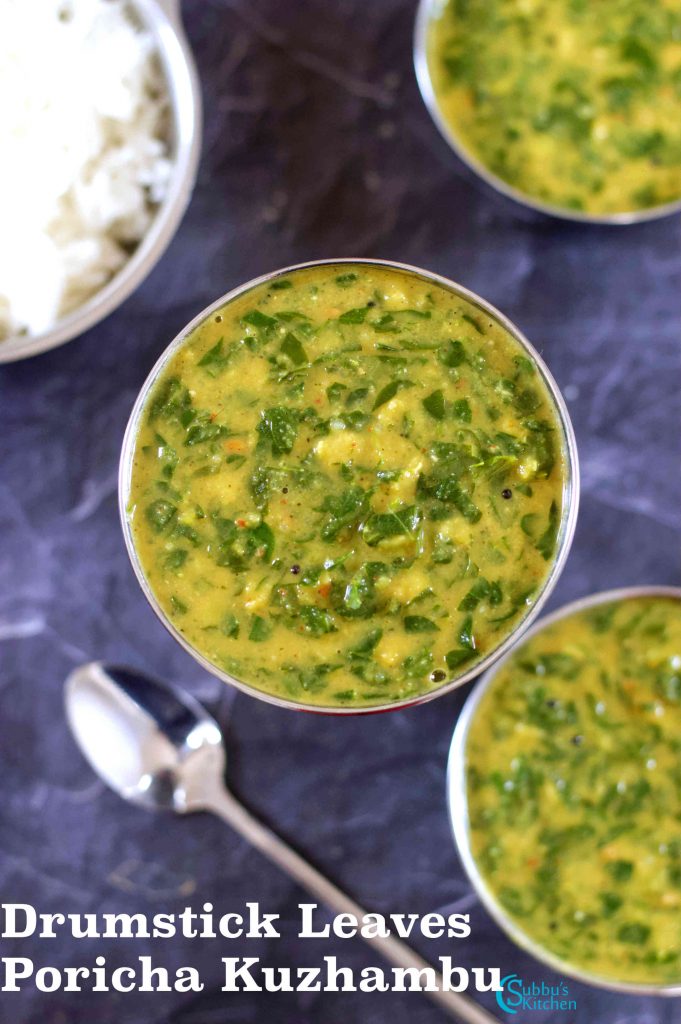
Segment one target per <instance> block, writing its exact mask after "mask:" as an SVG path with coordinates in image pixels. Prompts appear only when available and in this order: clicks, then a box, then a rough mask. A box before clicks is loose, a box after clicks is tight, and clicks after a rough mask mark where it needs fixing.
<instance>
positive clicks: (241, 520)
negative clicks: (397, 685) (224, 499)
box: [236, 519, 246, 526]
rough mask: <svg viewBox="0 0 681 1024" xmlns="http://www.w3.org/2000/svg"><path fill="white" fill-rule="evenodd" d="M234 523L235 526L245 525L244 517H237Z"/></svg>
mask: <svg viewBox="0 0 681 1024" xmlns="http://www.w3.org/2000/svg"><path fill="white" fill-rule="evenodd" d="M236 525H237V526H245V525H246V520H245V519H237V521H236Z"/></svg>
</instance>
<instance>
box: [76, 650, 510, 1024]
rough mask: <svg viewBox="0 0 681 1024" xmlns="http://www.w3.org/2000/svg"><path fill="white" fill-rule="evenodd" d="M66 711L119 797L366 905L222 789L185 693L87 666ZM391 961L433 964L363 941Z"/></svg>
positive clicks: (219, 763)
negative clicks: (215, 833) (212, 830)
mask: <svg viewBox="0 0 681 1024" xmlns="http://www.w3.org/2000/svg"><path fill="white" fill-rule="evenodd" d="M65 703H66V714H67V718H68V722H69V725H70V727H71V731H72V733H73V735H74V737H75V739H76V742H77V743H78V745H79V747H80V749H81V751H82V753H83V755H84V756H85V758H86V760H87V761H88V762H89V763H90V765H91V766H92V768H93V769H94V770H95V772H96V773H97V774H98V775H99V776H100V777H101V778H102V779H103V780H104V781H105V782H106V783H107V785H109V786H110V787H111V789H113V790H115V792H116V793H118V794H119V796H122V797H123V798H124V799H125V800H129V801H131V802H132V803H135V804H139V806H141V807H145V808H147V810H161V809H163V810H172V811H175V812H176V813H178V814H190V813H192V812H194V811H208V812H210V813H212V814H217V815H218V817H220V818H222V819H223V820H224V821H226V822H227V823H228V824H229V825H231V826H232V828H234V829H236V831H237V832H239V833H241V835H242V836H243V837H244V838H245V839H247V840H248V842H249V843H251V844H252V845H253V846H255V847H256V848H257V849H258V850H260V852H261V853H263V854H265V856H266V857H269V859H270V860H271V861H273V862H274V863H275V864H278V865H279V867H280V868H282V869H283V870H284V871H285V872H286V873H287V874H288V875H290V877H291V878H293V879H294V880H295V881H296V882H298V883H299V884H300V885H301V886H302V887H303V888H304V889H307V891H308V892H309V893H311V894H312V895H313V896H315V897H317V898H318V899H319V900H321V901H322V902H323V903H325V904H326V905H327V906H328V907H331V908H332V909H333V910H334V911H336V912H337V913H350V914H353V915H354V916H355V917H357V918H359V919H360V920H361V918H362V916H363V914H364V913H365V912H364V910H363V909H362V908H361V907H360V906H358V904H357V903H355V902H354V901H353V900H351V899H350V897H349V896H346V895H345V893H343V892H341V890H340V889H338V888H336V886H335V885H333V883H332V882H330V881H329V880H328V879H326V878H324V876H323V875H321V874H320V873H319V872H318V871H317V870H316V869H315V868H313V867H312V866H311V865H310V864H308V863H307V862H306V861H305V860H303V858H302V857H301V856H300V855H299V854H297V853H296V852H295V851H294V850H292V849H291V848H290V847H289V846H287V845H286V844H285V843H284V842H283V841H282V840H281V839H280V838H279V837H278V836H276V835H275V834H274V833H273V832H271V831H270V830H269V829H268V828H267V827H266V826H265V825H263V824H261V823H260V822H259V821H258V820H257V819H256V818H254V817H253V816H252V815H251V814H250V813H249V812H248V811H247V810H246V809H245V807H243V806H242V805H241V804H240V803H239V802H238V801H237V800H236V799H235V797H234V796H232V794H231V793H230V792H229V791H228V790H227V788H226V786H225V782H224V772H225V748H224V745H223V738H222V733H221V732H220V728H219V726H218V724H217V722H216V721H215V719H213V718H212V717H211V716H210V715H209V714H208V712H207V711H206V710H205V709H204V708H203V707H202V706H201V705H200V704H199V703H198V702H197V701H195V700H194V699H193V698H192V697H190V696H189V695H188V694H186V693H183V692H182V691H181V690H179V689H177V688H176V687H173V686H169V685H167V684H161V683H158V682H155V681H154V680H152V679H149V678H147V677H146V676H143V675H140V673H138V672H134V671H131V670H130V669H124V668H116V667H113V666H109V665H104V664H102V663H101V662H96V661H95V662H90V663H89V664H87V665H82V666H81V667H80V668H77V669H75V670H74V671H73V672H72V673H71V674H70V675H69V677H68V679H67V680H66V686H65ZM365 941H366V942H368V943H369V944H370V945H372V946H374V947H375V948H376V949H377V950H378V951H379V952H380V953H381V954H382V955H383V956H384V957H385V959H386V960H388V961H389V962H390V963H392V964H395V965H396V966H398V967H414V968H416V969H417V970H423V969H425V968H426V967H431V964H429V963H428V962H427V961H426V960H424V959H422V957H420V956H419V955H418V954H417V953H415V952H414V951H413V950H412V949H410V947H409V946H407V945H406V944H405V943H404V942H401V941H400V940H399V939H395V938H393V937H392V936H390V937H388V938H366V939H365ZM441 983H442V978H441V977H440V976H439V975H437V984H438V991H436V992H424V995H427V996H429V997H430V999H432V1000H433V1002H436V1003H438V1004H439V1005H440V1006H442V1007H443V1008H444V1009H446V1010H448V1011H449V1013H450V1014H452V1015H453V1016H454V1017H456V1018H458V1019H459V1020H460V1021H464V1022H465V1024H498V1021H497V1020H496V1018H494V1017H492V1016H491V1015H490V1014H489V1013H487V1011H486V1010H483V1009H482V1008H481V1007H479V1006H477V1004H475V1003H473V1002H471V1000H469V999H467V998H466V997H465V996H462V995H459V994H458V993H456V992H443V991H441V988H440V986H441Z"/></svg>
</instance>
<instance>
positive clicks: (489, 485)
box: [129, 264, 565, 706]
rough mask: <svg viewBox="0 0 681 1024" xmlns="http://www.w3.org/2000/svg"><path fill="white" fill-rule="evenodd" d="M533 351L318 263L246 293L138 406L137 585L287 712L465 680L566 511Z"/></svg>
mask: <svg viewBox="0 0 681 1024" xmlns="http://www.w3.org/2000/svg"><path fill="white" fill-rule="evenodd" d="M564 478H565V458H564V449H563V434H562V428H561V426H560V425H559V422H558V420H557V412H556V409H555V406H554V403H553V400H552V398H551V397H550V394H549V392H548V390H547V388H546V386H545V384H544V381H543V379H542V377H541V376H540V373H539V372H538V370H537V368H536V366H535V364H534V362H533V361H531V360H530V359H529V358H528V356H527V354H526V352H525V350H524V349H523V348H522V347H521V345H520V344H519V342H518V341H517V340H516V339H515V338H513V337H512V336H511V335H510V334H509V333H508V331H507V330H506V329H505V328H503V327H502V326H501V325H500V324H499V323H497V322H495V321H493V320H492V319H491V318H490V317H489V315H488V314H486V313H485V312H482V311H481V310H480V309H479V308H478V307H476V306H474V305H473V304H471V303H469V302H467V301H464V300H463V299H461V298H459V297H457V296H456V295H455V294H453V293H452V292H451V291H450V290H449V289H447V288H445V287H443V286H440V285H438V284H436V283H434V282H432V281H430V280H427V279H423V278H421V277H420V276H418V275H416V274H409V273H405V272H401V271H397V270H395V269H390V268H385V267H381V266H377V265H362V264H334V265H323V266H318V267H314V268H308V269H302V270H298V271H294V272H291V273H290V274H288V275H287V276H285V277H281V276H280V277H276V278H274V279H273V280H271V281H269V282H268V283H266V284H262V285H259V286H257V287H254V288H253V289H251V290H249V291H247V292H246V293H245V294H243V295H241V296H240V297H238V298H236V299H235V300H233V301H232V302H229V303H228V304H227V305H225V306H224V307H223V308H222V309H221V310H220V311H219V312H218V313H217V314H214V315H212V316H210V317H209V318H208V319H206V320H204V321H203V322H202V323H201V324H200V326H199V327H197V328H196V330H195V331H194V332H193V333H192V334H191V335H190V336H189V337H188V338H187V339H186V340H185V341H184V342H183V343H182V344H181V345H180V347H179V348H178V349H177V351H176V352H175V353H174V355H173V356H172V357H171V358H170V360H169V362H168V364H167V365H166V367H165V368H164V370H163V372H162V373H161V375H160V377H159V379H158V381H157V382H156V383H155V384H154V386H153V388H152V390H151V393H150V396H149V398H148V400H147V402H146V406H145V408H144V410H143V413H142V416H141V421H140V427H139V434H138V437H137V440H136V445H135V452H134V461H133V467H132V476H131V491H130V508H129V515H130V518H131V522H132V532H133V538H134V544H135V547H136V550H137V552H138V555H139V560H140V563H141V566H142V569H143V572H144V574H145V576H146V577H147V579H148V582H149V585H150V587H151V589H152V590H153V592H154V594H155V595H156V598H157V600H158V602H159V604H160V605H161V607H162V608H163V610H164V612H165V613H166V615H167V616H168V617H169V618H170V620H171V621H172V622H173V623H174V625H175V626H176V627H177V629H178V630H179V631H180V632H181V633H182V635H183V636H184V637H185V638H186V640H187V641H189V643H190V644H192V645H193V646H194V647H195V648H196V649H197V650H198V651H199V652H201V653H202V654H203V655H204V656H205V657H206V658H208V659H209V660H210V661H211V662H212V663H213V664H215V665H216V666H218V667H219V668H221V669H222V670H225V671H226V672H228V673H230V674H231V675H233V676H235V677H236V678H238V679H239V680H241V681H243V682H246V683H249V684H251V685H252V686H255V687H257V688H259V689H261V690H265V691H267V692H268V693H270V694H274V695H277V696H279V697H283V698H287V699H294V700H296V701H300V702H303V703H309V704H317V705H327V706H337V705H352V706H359V705H371V704H383V703H387V702H393V701H397V700H401V699H404V698H408V697H410V696H411V695H415V694H420V693H422V692H423V691H425V690H428V689H431V688H433V687H435V686H438V685H440V684H442V683H443V681H445V680H447V679H450V678H452V677H453V676H456V675H460V674H462V673H463V672H464V671H466V670H468V669H469V668H470V667H471V666H472V665H473V664H474V663H475V661H476V660H478V659H480V658H481V657H484V656H485V655H486V654H488V653H489V652H490V651H491V650H492V649H493V648H495V647H496V646H498V645H499V643H500V642H501V641H503V640H504V639H505V638H506V637H507V636H508V635H509V634H510V633H511V632H512V631H513V630H514V629H516V627H517V626H518V624H519V622H520V621H521V620H522V619H523V617H524V616H525V615H526V614H527V612H528V608H529V607H530V606H531V605H532V603H533V602H534V600H535V598H536V596H537V594H538V593H539V591H540V590H541V588H542V585H543V583H544V582H545V580H546V578H547V575H548V574H549V572H550V569H551V566H552V563H553V559H554V552H555V548H556V542H557V534H558V531H559V527H560V522H561V516H562V492H563V485H564Z"/></svg>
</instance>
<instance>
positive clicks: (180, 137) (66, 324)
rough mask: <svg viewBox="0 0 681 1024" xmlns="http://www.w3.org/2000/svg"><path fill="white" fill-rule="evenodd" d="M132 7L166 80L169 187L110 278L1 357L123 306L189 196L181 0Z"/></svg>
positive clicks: (39, 347)
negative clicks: (143, 232) (153, 44)
mask: <svg viewBox="0 0 681 1024" xmlns="http://www.w3.org/2000/svg"><path fill="white" fill-rule="evenodd" d="M130 8H131V10H132V11H133V13H134V14H135V16H136V17H138V18H139V21H140V22H141V24H142V25H143V26H144V28H145V29H147V30H148V31H149V32H150V33H151V35H152V36H153V38H154V40H155V42H156V45H157V50H158V57H159V60H160V62H161V67H162V70H163V74H164V76H165V79H166V82H167V87H168V93H169V98H170V108H171V138H170V155H171V158H172V171H171V175H170V181H169V183H168V191H167V193H166V196H165V198H164V199H163V202H162V203H160V204H159V206H158V209H157V210H156V213H155V215H154V218H153V221H152V223H151V226H150V228H149V230H148V231H147V233H146V235H145V236H144V238H142V240H141V241H140V243H139V244H138V245H137V247H136V248H135V250H134V252H133V253H132V255H131V256H130V258H129V259H128V260H127V261H126V262H125V263H124V265H123V266H122V267H121V269H120V270H119V271H118V272H117V273H116V274H114V276H113V277H112V278H111V280H110V281H108V282H107V283H106V284H105V285H104V287H103V288H100V289H99V291H97V292H95V294H94V295H93V296H92V297H91V298H90V299H88V300H87V302H84V303H83V304H82V305H81V306H79V307H78V308H77V309H75V310H74V311H73V312H72V313H69V314H68V315H67V316H65V317H63V318H62V319H60V320H59V321H58V322H57V323H56V324H55V325H54V327H52V328H51V329H50V330H49V331H45V332H44V333H42V334H37V335H15V336H14V337H11V338H7V339H6V340H5V341H1V342H0V363H10V362H14V361H15V360H17V359H25V358H27V357H28V356H34V355H37V354H38V353H39V352H45V351H47V349H50V348H56V347H57V345H63V344H64V343H65V342H67V341H71V339H72V338H76V337H77V336H78V335H79V334H82V333H83V332H84V331H86V330H87V329H88V328H89V327H93V326H94V324H96V323H99V321H100V320H103V319H104V317H105V316H108V314H109V313H111V312H112V311H113V310H114V309H116V308H117V307H118V306H120V304H121V303H122V302H123V301H124V300H125V299H127V298H128V296H129V295H130V294H131V293H132V292H133V291H134V290H135V289H136V288H137V287H138V285H140V284H141V283H142V281H143V280H144V279H145V277H146V276H147V275H148V274H149V273H150V272H151V270H152V269H153V268H154V266H155V265H156V264H157V263H158V261H159V260H160V258H161V256H162V255H163V253H164V252H165V250H166V248H167V247H168V245H169V243H170V241H171V239H172V237H173V235H174V234H175V232H176V230H177V228H178V226H179V223H180V220H181V219H182V215H183V214H184V211H185V209H186V207H187V204H188V202H189V199H190V196H191V193H192V190H193V188H194V183H195V181H196V172H197V168H198V163H199V154H200V151H201V126H202V114H201V89H200V85H199V79H198V75H197V72H196V66H195V64H194V58H193V57H192V54H191V51H190V49H189V44H188V42H187V39H186V37H185V35H184V31H183V29H182V24H181V20H180V9H179V0H131V2H130Z"/></svg>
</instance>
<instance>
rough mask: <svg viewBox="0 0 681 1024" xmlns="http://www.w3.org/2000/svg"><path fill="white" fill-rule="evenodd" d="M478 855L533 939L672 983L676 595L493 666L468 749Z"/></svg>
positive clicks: (592, 619) (600, 619)
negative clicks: (490, 679) (500, 665)
mask: <svg viewBox="0 0 681 1024" xmlns="http://www.w3.org/2000/svg"><path fill="white" fill-rule="evenodd" d="M466 757H467V762H466V763H467V793H468V806H469V815H470V826H471V841H472V851H473V855H474V857H475V860H476V862H477V864H478V866H479V867H480V869H481V871H482V874H483V877H484V879H485V881H486V883H487V885H488V886H489V888H490V889H491V891H492V893H493V894H494V896H495V898H496V899H497V900H498V902H499V903H500V904H501V906H502V907H503V908H504V910H505V911H506V912H507V913H508V915H509V916H510V917H511V918H512V920H513V921H514V922H515V924H516V925H517V926H518V927H519V928H521V929H522V931H523V932H525V933H526V935H528V936H529V937H530V938H531V939H532V940H533V941H534V942H536V943H538V944H539V945H540V946H542V947H544V948H545V949H547V950H549V951H550V952H551V953H553V954H554V955H556V956H558V957H560V958H561V959H562V960H564V961H566V962H568V963H570V964H572V965H573V966H575V967H577V968H580V969H581V970H584V971H588V972H590V973H591V974H594V975H598V976H601V977H604V978H609V979H614V980H618V981H625V982H630V983H634V982H636V983H644V984H652V985H665V984H670V983H677V984H679V983H681V604H680V603H679V601H678V600H675V599H673V598H663V597H641V598H635V599H634V598H632V599H628V600H622V601H618V602H613V603H608V604H600V605H596V606H594V607H591V608H589V609H587V610H584V611H581V612H579V613H576V614H573V615H571V616H568V617H567V618H564V619H561V620H560V621H558V622H556V623H554V624H553V625H550V626H548V627H547V628H546V629H544V630H542V631H541V632H540V633H539V634H537V635H535V636H534V637H532V638H531V639H530V640H529V641H527V642H526V643H524V644H522V646H521V647H520V648H519V649H518V650H517V653H515V654H514V655H513V657H512V658H511V659H510V660H509V661H508V662H507V663H506V664H505V665H504V666H503V667H502V668H501V670H500V671H499V672H498V674H497V675H496V676H495V678H494V681H493V683H492V684H491V686H490V687H489V689H488V690H487V692H486V693H485V695H484V697H483V698H482V700H481V702H480V705H479V707H478V708H477V709H476V712H475V714H474V718H473V720H472V724H471V727H470V731H469V734H468V739H467V747H466Z"/></svg>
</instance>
